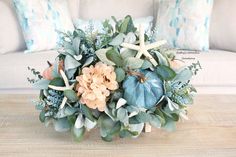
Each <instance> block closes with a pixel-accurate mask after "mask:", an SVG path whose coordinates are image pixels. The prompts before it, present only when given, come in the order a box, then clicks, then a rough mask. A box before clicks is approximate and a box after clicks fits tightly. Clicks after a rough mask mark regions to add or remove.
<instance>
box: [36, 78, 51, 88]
mask: <svg viewBox="0 0 236 157" xmlns="http://www.w3.org/2000/svg"><path fill="white" fill-rule="evenodd" d="M49 83H50V80H45V79H41V80H39V81H37V82H35V83H34V84H33V87H34V88H36V89H48V85H49Z"/></svg>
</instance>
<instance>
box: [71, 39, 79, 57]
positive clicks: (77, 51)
mask: <svg viewBox="0 0 236 157" xmlns="http://www.w3.org/2000/svg"><path fill="white" fill-rule="evenodd" d="M80 41H81V40H80V37H75V38H74V39H73V43H72V45H73V48H74V50H75V52H76V54H77V55H78V54H79V52H80V51H79V50H80Z"/></svg>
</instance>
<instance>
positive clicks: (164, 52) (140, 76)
mask: <svg viewBox="0 0 236 157" xmlns="http://www.w3.org/2000/svg"><path fill="white" fill-rule="evenodd" d="M113 20H114V22H115V23H116V24H115V27H113V26H112V25H111V24H110V22H109V21H108V20H106V21H104V22H103V31H102V32H95V31H93V28H92V27H91V28H88V30H86V31H82V30H80V29H76V30H75V31H74V32H73V33H70V32H69V33H67V34H63V42H62V43H61V45H62V48H61V49H60V50H59V51H58V52H59V55H58V57H57V58H56V59H55V62H54V63H50V62H48V66H49V67H48V68H47V69H46V70H45V71H44V72H43V73H42V74H41V73H40V72H38V71H36V70H35V69H32V68H29V70H30V71H32V73H33V74H34V75H35V76H36V78H34V79H30V78H28V80H29V82H31V83H33V86H34V87H36V88H39V89H40V96H39V100H36V101H34V104H35V105H36V108H37V109H38V110H40V115H39V119H40V121H41V122H43V123H45V124H46V126H48V125H49V124H50V123H53V125H54V127H55V130H56V131H59V132H63V131H69V130H71V131H72V132H73V135H74V136H75V139H76V140H81V139H82V137H83V136H84V134H85V133H86V131H89V130H91V129H93V128H95V127H98V128H99V129H100V134H101V137H102V139H103V140H105V141H112V139H113V138H114V137H115V136H119V137H121V138H124V137H137V136H139V135H140V134H141V132H142V131H143V130H144V131H146V132H150V131H151V126H153V127H156V128H164V129H167V130H174V129H175V123H176V122H177V121H179V119H180V118H183V119H187V116H186V115H187V110H186V109H187V106H188V105H190V104H192V103H193V95H194V93H195V92H196V90H195V89H194V87H193V86H192V85H191V84H190V79H191V77H192V76H193V75H195V74H196V72H197V71H198V69H199V68H200V64H199V63H194V64H192V65H190V66H184V65H183V64H182V62H181V61H179V60H176V59H175V53H174V52H175V51H174V50H171V49H167V48H165V47H163V45H164V44H165V41H156V40H155V32H151V33H147V32H145V31H144V29H143V27H142V25H140V27H139V28H136V27H135V26H134V24H133V21H132V18H131V17H130V16H126V17H125V18H124V19H123V20H116V19H115V18H114V17H113Z"/></svg>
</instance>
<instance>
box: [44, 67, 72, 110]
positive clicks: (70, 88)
mask: <svg viewBox="0 0 236 157" xmlns="http://www.w3.org/2000/svg"><path fill="white" fill-rule="evenodd" d="M60 74H61V76H62V78H63V80H64V83H65V85H66V86H65V87H57V86H53V85H49V86H48V87H49V88H51V89H54V90H56V91H65V90H72V89H73V88H74V85H75V84H74V83H73V84H72V85H70V84H69V80H68V78H67V77H66V74H65V72H64V71H63V70H60ZM66 102H67V97H65V96H64V98H63V100H62V103H61V105H60V109H62V108H64V106H65V104H66Z"/></svg>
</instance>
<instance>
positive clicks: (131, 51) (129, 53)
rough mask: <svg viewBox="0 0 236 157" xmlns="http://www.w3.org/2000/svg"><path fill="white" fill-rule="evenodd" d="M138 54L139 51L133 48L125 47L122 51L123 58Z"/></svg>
mask: <svg viewBox="0 0 236 157" xmlns="http://www.w3.org/2000/svg"><path fill="white" fill-rule="evenodd" d="M136 54H137V51H134V50H131V49H125V50H124V51H122V52H121V57H122V58H123V59H126V58H129V57H135V55H136Z"/></svg>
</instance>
